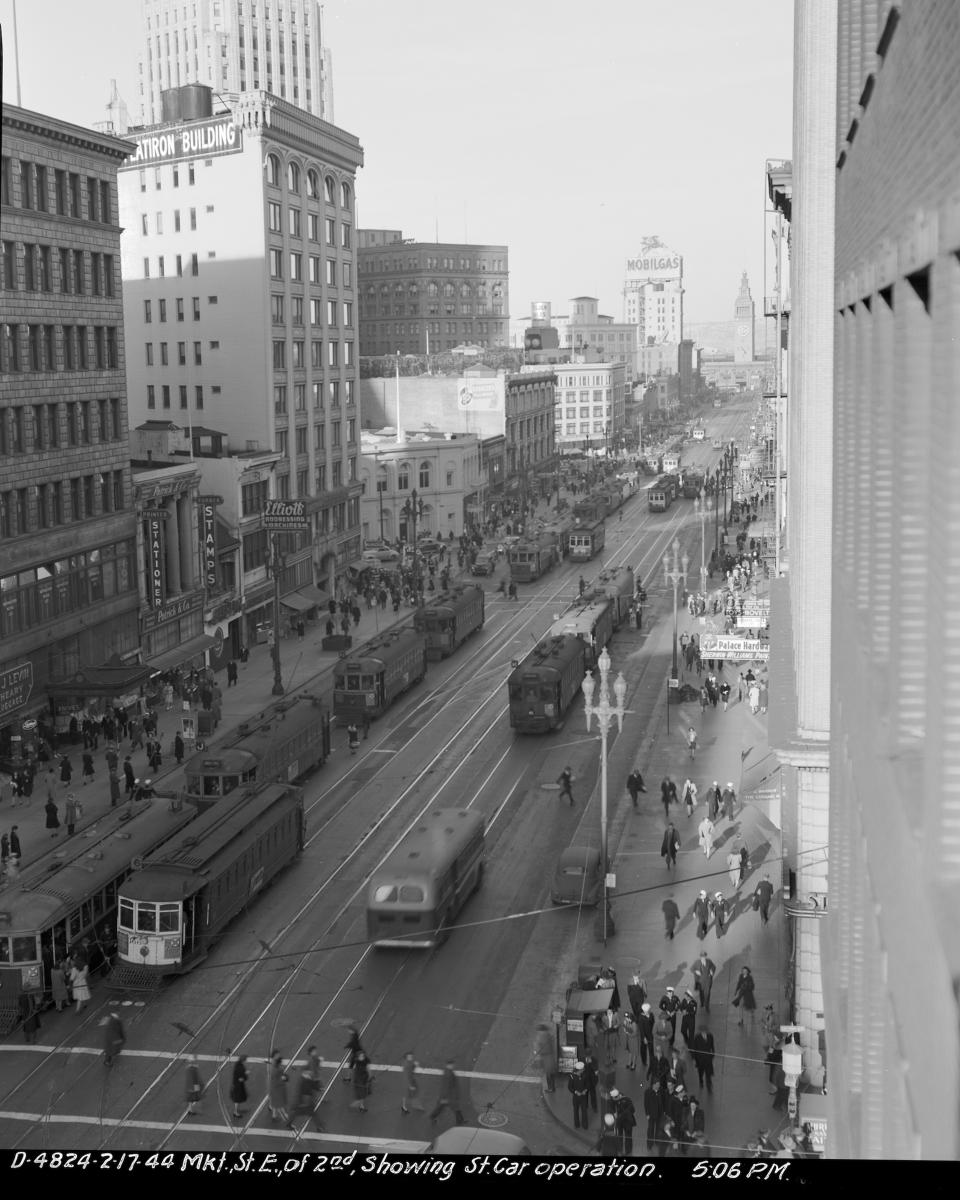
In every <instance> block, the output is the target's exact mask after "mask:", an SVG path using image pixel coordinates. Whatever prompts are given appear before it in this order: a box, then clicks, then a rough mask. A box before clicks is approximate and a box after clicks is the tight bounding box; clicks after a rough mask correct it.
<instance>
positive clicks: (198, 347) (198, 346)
mask: <svg viewBox="0 0 960 1200" xmlns="http://www.w3.org/2000/svg"><path fill="white" fill-rule="evenodd" d="M193 365H194V366H195V367H200V366H202V365H203V343H202V342H194V343H193Z"/></svg>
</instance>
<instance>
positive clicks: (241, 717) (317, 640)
mask: <svg viewBox="0 0 960 1200" xmlns="http://www.w3.org/2000/svg"><path fill="white" fill-rule="evenodd" d="M497 578H499V576H498V577H497ZM451 582H452V583H469V582H477V583H479V584H481V585H483V586H485V587H486V590H487V603H488V605H489V604H490V602H491V601H492V599H493V597H492V596H491V595H490V592H491V590H492V587H495V586H496V579H493V580H491V579H489V578H488V579H480V580H473V579H471V577H470V575H469V573H462V572H460V570H459V569H458V567H457V562H456V556H454V559H453V569H452V571H451ZM431 594H432V593H428V597H429V595H431ZM359 603H360V624H359V625H358V626H355V627H354V628H353V629H351V636H352V638H353V645H354V647H357V646H359V645H361V644H362V643H363V642H365V641H367V640H369V639H370V638H371V637H374V636H375V635H376V634H377V633H379V632H381V631H382V630H384V629H388V628H390V627H391V626H393V625H397V624H400V623H403V622H408V621H410V620H411V619H412V616H413V611H414V610H413V609H412V608H409V607H401V609H400V611H399V612H398V613H396V614H395V613H394V612H393V607H392V605H390V604H389V603H388V605H387V607H386V609H380V608H377V607H374V608H372V609H368V608H367V606H366V601H365V600H363V599H362V598H361V599H360V602H359ZM327 616H328V613H327V612H326V610H323V611H322V612H321V613H320V615H319V617H318V619H317V620H315V621H310V622H308V623H307V626H306V633H305V635H304V637H303V639H302V640H300V639H298V638H297V637H296V635H295V634H293V635H291V636H289V637H285V638H282V639H281V641H280V663H281V679H282V682H283V685H284V691H285V695H286V696H290V695H292V694H293V693H294V692H296V691H297V689H299V688H301V687H303V686H304V685H305V684H307V683H308V681H310V682H309V688H308V690H316V689H318V688H319V690H321V691H322V692H323V694H324V695H325V696H326V694H327V693H328V692H329V688H330V684H331V679H332V674H333V667H334V665H335V663H336V662H337V660H338V654H337V652H336V651H332V650H327V651H324V650H323V649H322V648H321V642H322V639H323V637H324V632H325V630H324V626H325V624H326V620H327ZM338 616H339V613H338ZM237 667H238V680H237V684H236V685H235V686H234V687H227V678H226V671H221V672H219V673H218V675H217V683H218V685H219V687H220V689H221V691H222V700H221V720H220V723H219V724H218V726H217V728H216V730H215V732H214V734H213V736H212V737H209V738H207V739H206V744H207V748H208V749H209V750H210V751H211V752H213V751H215V750H216V748H217V746H218V745H222V744H223V743H224V742H226V741H228V740H229V739H230V738H232V737H234V736H235V735H236V732H237V727H238V726H239V725H240V724H241V723H242V722H243V721H248V720H250V718H251V717H254V716H256V715H257V714H259V713H262V712H264V711H265V710H266V709H267V708H268V707H269V706H270V705H271V704H272V703H275V702H276V701H277V700H279V699H282V698H283V697H277V696H274V695H273V658H272V655H271V650H270V647H269V646H267V645H254V646H251V647H250V657H249V660H248V661H247V662H246V663H239V662H238V664H237ZM317 671H320V672H322V674H321V677H320V679H319V680H318V679H316V674H317ZM156 715H157V736H158V737H159V739H160V742H161V745H162V747H163V765H162V767H161V769H160V771H159V772H157V773H154V772H152V771H151V769H150V765H149V763H148V762H147V756H146V752H145V751H144V750H136V751H135V752H133V754H132V756H131V761H132V763H133V769H134V773H135V775H136V777H137V778H138V779H140V780H146V779H150V780H151V781H152V783H153V785H154V786H155V787H156V788H158V790H159V791H161V792H164V793H166V792H172V791H175V790H177V788H178V787H179V786H180V778H181V774H180V768H178V766H177V763H176V760H175V758H174V756H173V739H174V734H175V733H176V732H177V731H178V730H179V728H180V717H181V715H182V708H181V706H180V702H179V701H177V700H175V701H174V705H173V708H171V709H164V708H163V707H162V706H161V707H160V708H159V709H158V710H156ZM342 738H343V739H344V740H345V738H346V733H345V732H344V733H343V734H342ZM340 740H341V735H340V732H339V731H338V728H337V726H336V724H335V725H334V727H333V745H334V747H336V746H337V743H338V741H340ZM129 751H130V742H129V740H127V741H124V742H121V744H120V749H119V752H118V753H119V773H120V780H121V801H120V805H118V808H119V807H120V806H122V805H123V804H125V803H126V801H127V799H128V798H127V797H126V796H125V795H123V760H124V757H125V755H126V754H127V753H129ZM62 753H66V754H67V755H68V757H69V759H70V763H71V765H72V767H73V778H72V781H71V783H70V784H69V785H66V784H63V783H61V782H60V770H59V756H60V754H62ZM82 755H83V741H82V739H81V740H80V741H79V742H78V743H77V744H76V745H68V744H61V747H60V748H59V750H58V752H57V756H56V759H55V761H54V762H53V763H52V764H51V768H52V769H51V771H50V772H49V773H43V772H38V774H37V776H36V778H35V780H34V786H33V795H32V796H30V797H29V798H24V799H21V800H19V801H17V802H15V803H14V804H13V805H9V804H6V805H4V806H3V809H4V811H2V812H0V831H2V832H9V830H10V828H11V827H12V826H16V827H17V836H18V837H19V839H20V846H21V851H22V854H21V859H20V877H21V880H22V879H23V877H24V876H25V875H26V876H27V877H29V876H30V874H31V870H30V869H31V866H32V865H33V864H36V862H37V861H38V859H40V858H41V857H43V856H44V855H46V854H48V853H49V852H50V851H51V850H55V851H57V852H59V853H60V854H62V853H63V851H64V850H66V849H68V847H69V848H71V849H72V848H74V847H75V848H76V852H77V853H79V852H80V851H81V850H82V848H83V845H84V835H87V836H92V835H93V833H94V831H95V826H96V824H97V822H98V820H100V819H101V818H102V817H103V816H104V815H105V814H107V813H109V812H110V811H111V808H110V784H109V773H108V768H107V762H106V744H105V742H104V740H103V739H102V738H101V740H100V748H99V749H98V750H96V751H94V752H93V759H94V766H95V772H96V773H95V775H94V779H93V782H92V783H89V784H84V783H83V780H82V777H81V769H82ZM189 757H190V752H189V750H188V751H187V753H186V754H185V758H184V761H186V759H188V758H189ZM48 786H49V789H50V791H51V792H52V793H53V798H54V800H55V801H56V804H57V809H58V812H59V816H60V822H61V824H60V828H59V829H58V830H57V831H56V833H55V834H54V835H51V831H50V830H48V829H47V828H46V814H45V811H44V806H45V804H46V801H47V790H48ZM70 792H73V793H74V794H75V795H76V797H77V799H78V800H79V801H80V803H81V804H82V806H83V817H82V818H81V820H80V821H78V822H77V825H76V827H75V828H76V832H75V833H74V836H73V837H72V838H68V837H67V832H66V825H65V823H64V808H65V804H66V799H67V795H68V794H69V793H70ZM113 811H114V812H116V811H117V810H116V809H114V810H113ZM13 882H14V881H13V880H11V879H9V878H8V877H7V876H4V877H3V879H2V882H0V890H2V888H3V887H6V886H9V885H10V884H12V883H13Z"/></svg>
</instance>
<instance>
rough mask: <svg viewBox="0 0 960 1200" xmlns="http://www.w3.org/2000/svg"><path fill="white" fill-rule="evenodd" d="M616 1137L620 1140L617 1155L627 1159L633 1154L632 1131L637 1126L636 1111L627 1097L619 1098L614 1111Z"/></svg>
mask: <svg viewBox="0 0 960 1200" xmlns="http://www.w3.org/2000/svg"><path fill="white" fill-rule="evenodd" d="M613 1115H614V1117H615V1118H616V1129H617V1135H618V1137H619V1138H620V1147H619V1153H620V1154H623V1155H624V1156H625V1157H627V1158H629V1157H630V1156H631V1155H632V1154H633V1131H634V1129H635V1128H636V1125H637V1111H636V1109H635V1108H634V1105H633V1101H632V1100H631V1099H630V1097H629V1096H620V1097H619V1098H618V1100H617V1107H616V1109H615V1111H614V1114H613Z"/></svg>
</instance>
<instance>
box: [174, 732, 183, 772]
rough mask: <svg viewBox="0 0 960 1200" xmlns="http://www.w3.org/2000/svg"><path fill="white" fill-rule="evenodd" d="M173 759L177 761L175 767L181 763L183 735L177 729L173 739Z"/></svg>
mask: <svg viewBox="0 0 960 1200" xmlns="http://www.w3.org/2000/svg"><path fill="white" fill-rule="evenodd" d="M173 757H174V758H175V759H176V760H177V766H178V767H179V766H180V764H181V763H182V762H183V734H182V733H181V732H180V730H179V729H178V730H177V732H176V734H175V735H174V738H173Z"/></svg>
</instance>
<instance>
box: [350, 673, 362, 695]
mask: <svg viewBox="0 0 960 1200" xmlns="http://www.w3.org/2000/svg"><path fill="white" fill-rule="evenodd" d="M360 679H361V676H359V675H348V676H347V691H348V692H359V691H360Z"/></svg>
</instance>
